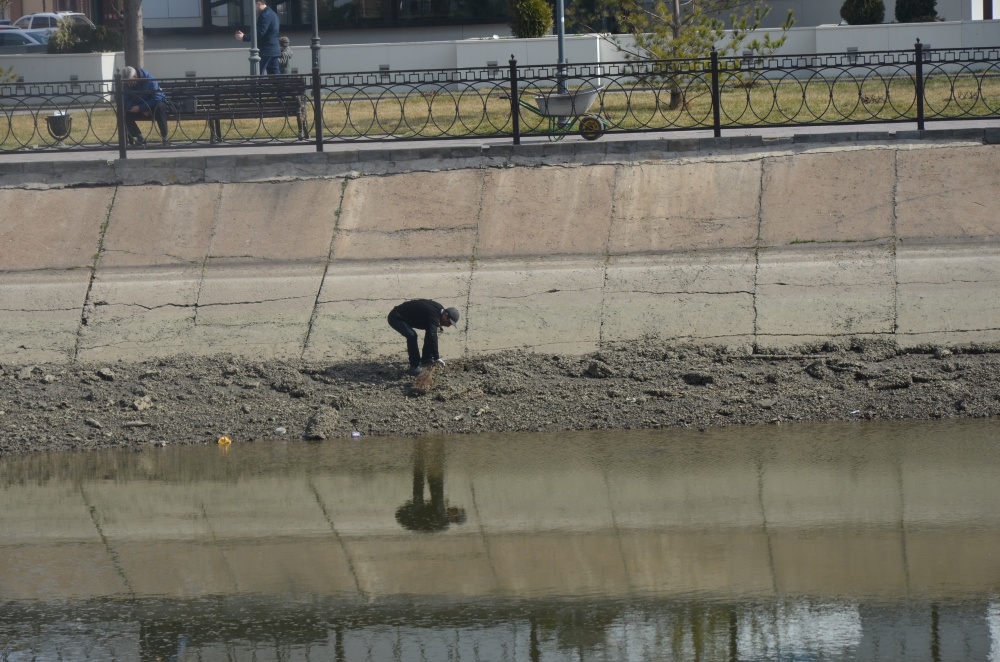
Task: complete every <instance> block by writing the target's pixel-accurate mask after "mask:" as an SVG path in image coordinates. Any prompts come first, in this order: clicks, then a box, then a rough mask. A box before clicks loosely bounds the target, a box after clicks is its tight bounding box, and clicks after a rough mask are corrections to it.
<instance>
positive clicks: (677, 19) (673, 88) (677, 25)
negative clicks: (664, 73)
mask: <svg viewBox="0 0 1000 662" xmlns="http://www.w3.org/2000/svg"><path fill="white" fill-rule="evenodd" d="M673 4H674V7H673V12H672V13H673V16H671V18H670V30H671V31H672V32H673V35H674V41H680V37H681V0H674V3H673ZM682 103H684V94H683V93H682V92H681V88H680V87H678V85H677V79H676V78H672V79H671V80H670V106H669V108H670V110H674V109H675V108H678V107H679V106H680V105H681V104H682Z"/></svg>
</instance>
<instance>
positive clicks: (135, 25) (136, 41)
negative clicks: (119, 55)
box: [124, 0, 146, 68]
mask: <svg viewBox="0 0 1000 662" xmlns="http://www.w3.org/2000/svg"><path fill="white" fill-rule="evenodd" d="M124 5H125V16H124V18H125V25H124V28H125V64H127V65H128V66H130V67H136V68H138V67H141V66H143V51H145V50H146V49H145V43H144V40H143V36H142V0H125V2H124Z"/></svg>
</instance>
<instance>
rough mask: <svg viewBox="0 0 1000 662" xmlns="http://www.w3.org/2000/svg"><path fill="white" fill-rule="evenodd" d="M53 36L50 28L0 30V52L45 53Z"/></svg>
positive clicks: (7, 53)
mask: <svg viewBox="0 0 1000 662" xmlns="http://www.w3.org/2000/svg"><path fill="white" fill-rule="evenodd" d="M51 36H52V33H51V32H50V31H49V30H18V29H17V28H12V29H10V30H0V54H2V55H11V54H17V53H45V52H47V51H48V48H49V47H48V46H47V45H46V44H48V43H49V37H51Z"/></svg>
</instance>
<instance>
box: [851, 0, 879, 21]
mask: <svg viewBox="0 0 1000 662" xmlns="http://www.w3.org/2000/svg"><path fill="white" fill-rule="evenodd" d="M840 17H841V18H842V19H844V20H845V21H847V22H848V23H849V24H851V25H871V24H873V23H881V22H882V19H884V18H885V3H883V2H882V0H844V4H843V5H842V6H841V7H840Z"/></svg>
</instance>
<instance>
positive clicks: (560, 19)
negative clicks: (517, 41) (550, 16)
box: [556, 0, 566, 94]
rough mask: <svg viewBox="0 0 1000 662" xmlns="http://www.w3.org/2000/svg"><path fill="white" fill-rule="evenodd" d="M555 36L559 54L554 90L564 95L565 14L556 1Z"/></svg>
mask: <svg viewBox="0 0 1000 662" xmlns="http://www.w3.org/2000/svg"><path fill="white" fill-rule="evenodd" d="M556 36H557V41H558V44H559V54H558V58H557V59H556V69H557V70H558V71H559V76H558V78H557V81H556V82H557V85H556V89H557V91H558V92H559V94H566V76H565V73H564V71H565V68H566V12H565V10H564V9H563V0H556Z"/></svg>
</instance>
